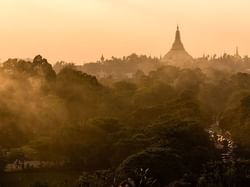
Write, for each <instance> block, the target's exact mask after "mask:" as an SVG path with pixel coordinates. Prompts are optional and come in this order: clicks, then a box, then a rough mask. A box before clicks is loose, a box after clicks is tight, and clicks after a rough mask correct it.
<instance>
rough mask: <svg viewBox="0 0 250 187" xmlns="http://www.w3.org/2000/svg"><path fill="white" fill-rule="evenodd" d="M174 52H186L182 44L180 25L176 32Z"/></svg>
mask: <svg viewBox="0 0 250 187" xmlns="http://www.w3.org/2000/svg"><path fill="white" fill-rule="evenodd" d="M172 50H185V49H184V46H183V44H182V42H181V33H180V28H179V25H177V30H176V32H175V41H174V44H173V46H172Z"/></svg>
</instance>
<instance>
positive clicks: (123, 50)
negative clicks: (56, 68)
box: [0, 0, 250, 63]
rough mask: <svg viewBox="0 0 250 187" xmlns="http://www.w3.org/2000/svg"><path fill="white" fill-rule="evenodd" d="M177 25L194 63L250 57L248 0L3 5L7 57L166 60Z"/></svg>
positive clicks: (1, 44) (0, 43)
mask: <svg viewBox="0 0 250 187" xmlns="http://www.w3.org/2000/svg"><path fill="white" fill-rule="evenodd" d="M177 24H179V25H180V29H181V34H182V40H183V43H184V45H185V48H186V49H187V51H188V52H189V53H190V54H191V55H193V56H194V57H197V56H201V55H202V54H203V53H208V54H213V53H217V54H222V53H223V52H224V51H225V52H228V53H234V50H235V47H236V46H239V50H240V54H241V55H246V54H250V52H249V51H250V1H249V0H0V58H1V59H2V60H5V59H7V58H9V57H18V58H28V57H33V56H35V55H36V54H42V55H43V56H44V57H46V58H48V59H49V60H50V61H51V62H56V61H59V60H65V61H68V62H69V61H70V62H76V63H83V62H88V61H91V60H96V59H99V57H100V56H101V54H102V53H103V54H104V56H105V57H110V56H112V55H113V56H118V57H121V56H126V55H129V54H131V53H132V52H135V53H138V54H147V55H150V54H151V55H152V56H160V55H164V54H165V53H166V52H167V51H168V50H169V48H170V47H171V45H172V42H173V39H174V32H175V30H176V25H177Z"/></svg>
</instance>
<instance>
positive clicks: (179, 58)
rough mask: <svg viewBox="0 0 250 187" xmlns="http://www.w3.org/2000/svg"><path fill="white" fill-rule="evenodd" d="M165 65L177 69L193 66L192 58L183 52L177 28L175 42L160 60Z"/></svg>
mask: <svg viewBox="0 0 250 187" xmlns="http://www.w3.org/2000/svg"><path fill="white" fill-rule="evenodd" d="M161 62H162V63H163V64H165V65H173V66H179V67H190V66H192V65H193V62H194V61H193V57H192V56H191V55H189V54H188V52H187V51H186V50H185V48H184V46H183V44H182V42H181V35H180V30H179V26H177V31H176V34H175V41H174V43H173V45H172V48H171V49H170V51H169V52H168V53H167V54H166V55H165V56H164V57H163V58H162V59H161Z"/></svg>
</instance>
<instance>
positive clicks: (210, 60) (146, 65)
mask: <svg viewBox="0 0 250 187" xmlns="http://www.w3.org/2000/svg"><path fill="white" fill-rule="evenodd" d="M249 64H250V60H249V58H248V57H245V58H243V59H242V58H238V57H235V56H230V55H226V54H225V55H224V56H223V57H218V58H217V57H215V56H214V57H208V56H207V57H206V56H204V57H203V58H200V59H197V60H196V67H193V68H180V67H174V66H162V65H161V63H160V59H158V58H152V57H147V56H138V55H136V54H132V55H130V56H128V57H124V58H122V59H119V58H115V57H113V58H112V59H103V58H102V59H101V61H98V62H97V63H89V64H86V65H83V66H77V65H74V64H67V63H62V62H61V63H57V64H55V65H54V68H53V67H52V65H51V64H50V63H49V62H48V61H47V60H46V59H45V58H43V57H42V56H40V55H39V56H36V57H35V58H34V60H33V61H32V62H30V61H26V60H19V59H9V60H7V61H6V62H4V63H2V64H1V67H0V80H1V84H0V116H1V117H0V149H1V156H0V169H1V170H2V171H3V170H4V169H5V166H6V164H8V163H13V162H14V161H15V160H39V161H50V162H57V163H62V164H61V165H60V167H61V169H62V170H74V171H75V170H78V171H89V172H93V171H96V170H108V169H113V171H114V172H113V174H114V175H115V176H116V179H117V180H118V182H121V181H123V180H124V179H126V178H128V177H133V178H136V174H135V172H134V171H135V170H136V169H138V168H143V169H147V168H149V169H150V175H151V177H152V178H154V179H157V182H158V184H160V185H161V186H164V185H168V184H169V185H170V183H171V185H174V184H173V183H174V181H177V182H178V180H179V182H183V181H184V180H187V179H186V178H183V176H187V175H188V176H189V177H190V176H192V177H193V178H194V181H195V180H196V183H197V181H198V180H199V179H200V177H203V178H204V180H205V179H206V177H204V176H205V174H204V165H206V164H207V163H208V162H211V161H218V162H219V161H221V158H220V151H221V150H218V149H217V148H216V146H215V144H214V142H213V141H212V140H211V137H210V134H209V132H208V129H209V128H210V127H211V125H212V124H214V123H216V122H220V124H219V125H220V126H219V127H220V128H221V129H222V130H223V131H228V132H230V134H231V136H232V138H233V140H234V142H235V144H237V145H238V149H237V151H236V152H235V154H237V158H244V159H249V155H250V154H249V153H250V152H249V151H250V141H249V138H248V137H249V136H248V135H249V133H250V116H249V111H250V86H249V85H250V75H249V74H248V71H249V69H248V68H249V67H250V65H249ZM230 169H231V168H230ZM173 171H175V172H173ZM202 174H204V176H202ZM190 181H192V180H191V179H189V180H188V182H189V183H190ZM177 182H176V183H177ZM184 182H185V181H184ZM184 182H183V183H184Z"/></svg>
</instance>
